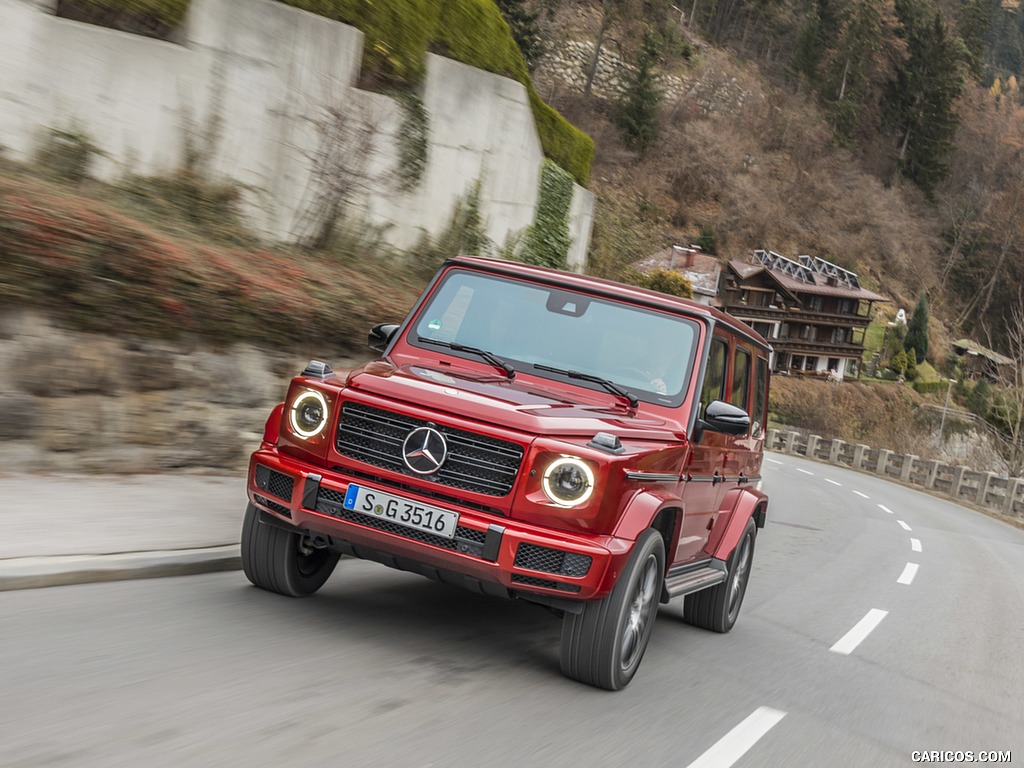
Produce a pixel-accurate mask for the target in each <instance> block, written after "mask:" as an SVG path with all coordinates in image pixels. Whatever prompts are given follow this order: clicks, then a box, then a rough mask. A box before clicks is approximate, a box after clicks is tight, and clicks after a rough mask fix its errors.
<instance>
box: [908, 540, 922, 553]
mask: <svg viewBox="0 0 1024 768" xmlns="http://www.w3.org/2000/svg"><path fill="white" fill-rule="evenodd" d="M910 548H911V549H912V550H914V551H915V552H920V551H921V540H920V539H911V540H910Z"/></svg>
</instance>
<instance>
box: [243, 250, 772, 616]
mask: <svg viewBox="0 0 1024 768" xmlns="http://www.w3.org/2000/svg"><path fill="white" fill-rule="evenodd" d="M452 268H460V269H466V268H470V269H480V270H483V271H488V272H497V273H499V274H502V275H505V276H512V277H515V278H517V279H521V280H527V281H529V280H535V281H539V282H546V283H547V284H552V283H554V284H557V285H559V286H563V287H567V288H572V289H578V290H581V291H584V292H587V291H595V290H601V291H604V292H605V295H614V296H615V297H617V298H618V299H619V300H620V301H622V302H624V303H635V304H637V305H643V306H646V307H648V308H650V307H652V306H654V307H659V308H663V309H664V310H665V311H669V312H676V313H684V314H686V315H687V316H689V317H691V318H693V319H694V320H695V321H697V323H698V325H699V334H698V340H697V342H696V359H697V360H698V361H699V360H700V359H701V355H702V354H703V353H704V350H705V348H706V347H707V345H708V341H709V336H710V330H709V326H708V325H707V323H709V322H711V321H714V322H715V323H716V325H717V329H716V333H718V334H721V333H723V332H724V333H725V334H727V335H728V334H735V335H737V337H743V338H745V339H747V338H748V337H749V338H757V337H756V334H754V333H753V331H751V330H750V329H749V328H747V327H746V326H744V325H743V324H742V323H739V322H737V321H736V320H735V319H733V318H731V317H729V316H728V315H724V314H722V313H721V312H719V311H718V310H715V309H712V308H709V307H706V306H702V305H698V304H695V303H693V302H690V301H687V300H685V299H678V298H676V297H671V296H667V295H665V294H659V293H654V292H650V291H645V290H643V289H639V288H633V287H629V286H624V285H620V284H618V283H611V282H608V281H603V280H598V279H595V278H590V277H585V276H581V275H571V274H567V273H561V272H554V271H551V270H546V269H543V268H539V267H531V266H527V265H521V264H514V263H511V262H499V261H492V260H486V259H468V258H460V259H457V260H455V262H454V263H452V264H450V265H449V266H448V267H446V269H452ZM443 273H444V270H442V273H440V274H443ZM436 285H437V282H436V281H435V283H433V284H432V285H431V286H429V287H428V288H427V290H426V291H425V293H424V297H427V296H429V295H430V293H431V292H432V291H433V290H434V289H435V287H436ZM421 306H422V305H421V304H419V305H417V307H415V308H414V309H413V311H412V313H411V314H410V316H409V318H408V320H407V322H406V323H405V324H404V325H403V330H401V331H400V332H399V333H398V334H397V335H396V337H395V338H394V340H393V341H392V343H391V345H390V347H389V349H388V351H387V356H386V357H384V358H382V359H379V360H375V361H373V362H370V363H367V364H366V365H363V366H361V367H358V368H355V369H353V370H351V371H339V372H338V374H337V375H335V376H332V377H328V378H326V379H319V378H315V377H303V376H299V377H296V378H295V379H293V381H292V383H291V385H290V387H289V390H288V395H287V399H286V400H285V402H284V403H283V404H280V405H278V406H277V407H276V408H275V409H274V411H273V412H272V413H271V416H270V419H269V420H268V423H267V426H266V428H265V430H264V444H263V446H262V447H261V448H260V450H258V451H257V452H256V453H254V454H253V457H252V460H251V464H250V472H249V497H250V500H251V501H254V502H255V499H254V496H255V494H257V493H261V492H260V491H259V489H257V488H256V485H255V477H254V468H255V465H256V464H257V463H259V464H264V465H266V466H268V467H270V468H271V469H273V470H275V471H278V472H282V473H284V474H287V475H289V476H291V477H292V478H294V479H295V485H294V488H295V490H294V492H293V494H292V496H293V498H292V500H290V501H289V503H288V504H287V507H288V508H289V510H290V511H291V517H290V518H289V517H287V516H284V515H281V514H279V513H277V512H275V511H274V510H272V509H266V508H263V509H264V511H265V512H267V513H268V514H272V515H275V516H276V517H278V518H280V519H282V520H286V521H287V522H289V523H291V524H292V525H295V526H298V527H299V528H303V529H306V530H309V531H313V532H317V533H321V534H325V535H329V536H334V537H338V538H341V539H344V540H347V541H350V542H353V543H355V544H362V545H364V546H368V547H373V548H376V549H378V550H384V551H386V552H389V553H393V554H394V555H396V556H402V557H407V558H411V559H414V560H416V561H419V562H422V563H426V564H429V565H432V566H434V567H436V568H441V569H446V570H449V571H454V572H456V573H463V574H467V575H470V576H472V577H474V578H477V579H481V580H484V581H490V582H494V583H498V584H502V585H504V586H506V587H508V588H509V589H513V590H516V591H517V592H531V591H532V592H536V593H539V594H549V595H557V596H558V597H561V598H575V599H582V600H590V599H596V598H601V597H603V596H605V595H607V594H608V593H609V592H610V591H611V589H612V588H613V587H614V585H615V582H616V579H617V578H618V575H619V573H620V572H621V571H622V569H623V568H624V567H625V565H626V563H627V561H628V558H629V555H630V553H631V551H632V546H633V543H634V542H635V541H636V539H637V538H638V537H639V536H640V535H641V534H642V533H643V531H645V530H646V529H647V528H648V527H650V526H651V524H652V521H653V520H655V519H656V518H657V516H658V515H659V513H660V512H661V511H663V510H666V509H671V510H674V519H675V520H676V523H675V526H674V530H673V531H671V532H670V536H671V538H672V539H673V540H672V541H669V542H668V544H669V546H668V547H667V548H666V555H667V557H666V561H667V562H666V566H667V567H668V566H671V565H673V564H678V563H680V562H684V561H686V560H688V559H693V558H694V557H699V556H705V557H706V556H707V555H708V554H711V555H714V556H715V557H725V556H727V555H728V553H729V552H731V549H732V547H734V546H735V543H736V541H738V539H739V536H740V533H741V532H742V530H743V525H744V524H745V523H746V520H747V518H749V517H750V515H751V514H752V513H753V511H754V509H755V508H756V507H757V505H758V504H763V503H767V499H766V497H765V496H764V495H763V494H760V493H758V492H755V491H753V490H752V489H750V488H745V487H737V482H736V480H737V478H736V475H737V473H739V474H743V473H746V474H748V475H753V474H756V473H757V472H759V470H760V463H761V450H762V441H760V440H755V439H752V438H750V437H746V438H735V437H728V436H725V435H721V434H715V433H711V432H706V433H705V435H704V439H703V440H702V441H701V442H700V443H697V444H696V445H694V444H691V442H690V441H689V440H688V438H687V430H688V426H689V423H690V419H691V413H692V411H693V410H694V409H695V408H696V407H697V402H698V398H699V396H700V380H699V379H700V377H699V376H698V375H697V370H694V371H693V375H692V376H691V378H690V382H689V385H688V387H687V390H686V394H685V397H684V400H683V402H682V404H681V405H679V406H678V407H675V408H670V407H667V406H664V405H658V404H654V403H646V402H642V403H641V404H640V405H639V406H638V407H636V408H632V407H629V406H628V405H627V404H626V403H625V402H624V401H623V399H622V398H620V397H617V396H614V395H611V394H608V393H605V392H603V391H597V390H594V389H590V388H586V387H580V386H576V385H574V384H571V383H570V384H563V383H561V382H558V381H554V380H552V379H548V378H544V377H542V376H539V375H531V374H530V373H528V372H519V374H518V375H517V376H516V377H515V378H514V379H507V378H506V377H505V376H503V375H501V374H500V373H499V372H496V371H495V369H494V367H493V366H491V365H490V364H488V363H486V362H485V361H482V360H476V359H465V358H463V357H459V356H456V355H451V354H448V352H447V350H445V349H443V348H431V349H430V350H429V351H426V350H424V349H422V348H420V347H416V346H413V345H411V344H409V343H408V342H407V341H406V339H405V335H404V329H406V328H409V327H412V325H413V324H414V323H415V321H416V315H417V312H418V311H419V308H420V307H421ZM744 343H747V342H744ZM751 348H754V347H751ZM766 349H767V347H766V346H765V347H757V348H756V350H759V352H757V351H756V352H755V354H760V355H762V356H765V355H766ZM306 389H315V390H317V391H318V392H320V393H321V394H323V396H324V398H325V399H326V400H327V403H328V407H329V414H330V417H329V420H328V423H327V425H326V427H325V428H324V430H323V431H322V432H321V433H320V434H319V435H317V436H315V437H313V438H309V439H303V438H302V437H300V436H298V435H296V434H295V433H294V432H293V431H292V429H291V427H290V425H289V420H288V413H289V408H290V406H291V404H292V403H293V402H294V399H295V398H296V397H297V396H298V395H299V394H300V393H301V392H302V391H303V390H306ZM343 401H355V402H360V403H363V404H365V405H368V406H372V407H377V408H384V409H388V410H392V411H395V412H398V413H401V414H404V415H406V416H409V417H412V418H415V419H421V420H424V421H428V422H435V423H443V424H444V425H445V426H447V427H451V428H454V429H461V430H466V431H469V432H474V433H477V434H484V435H488V436H491V437H495V438H498V439H501V440H505V441H508V442H512V443H515V444H517V445H519V446H521V447H522V448H523V461H522V465H521V468H520V470H519V473H518V475H517V478H516V480H515V483H514V485H513V488H512V490H511V492H510V493H509V494H507V495H506V496H503V497H495V496H490V495H485V494H482V493H475V492H471V491H466V490H452V489H449V488H446V489H445V493H446V494H447V495H448V496H450V497H453V498H460V499H463V500H464V501H465V502H467V504H469V505H468V506H463V505H461V504H449V503H447V502H439V501H437V500H436V499H435V498H433V497H432V496H429V495H426V492H428V491H430V490H431V489H434V488H436V487H437V486H436V485H434V484H432V483H431V482H430V481H429V480H426V479H423V478H419V477H415V476H412V475H410V474H407V473H403V472H396V471H393V470H389V469H386V468H382V467H377V466H371V465H366V464H361V463H360V462H356V461H354V460H352V459H349V458H346V457H344V456H342V455H341V454H339V453H338V452H337V449H336V447H335V445H334V439H333V438H334V436H335V434H336V432H337V429H338V421H339V418H340V410H341V407H340V406H341V403H342V402H343ZM596 432H609V433H612V434H614V435H616V436H617V437H618V438H619V439H620V441H621V443H622V446H623V449H624V450H623V452H622V453H619V454H613V453H609V452H606V451H603V450H600V449H598V448H593V447H591V446H589V445H588V442H589V441H590V440H591V438H592V437H593V436H594V434H595V433H596ZM564 455H572V456H576V457H578V458H580V459H582V460H583V461H585V462H587V463H588V465H589V466H590V467H591V469H592V471H593V472H594V477H595V488H594V491H593V494H592V496H591V497H590V499H589V500H588V501H587V502H585V503H584V504H581V505H579V506H576V507H571V508H570V507H564V506H559V505H557V504H554V503H553V502H551V501H550V499H548V497H547V496H546V495H545V493H544V491H543V489H542V487H541V477H542V475H543V470H544V468H545V467H546V466H547V465H548V464H549V463H550V461H552V460H553V459H555V458H558V457H560V456H564ZM356 471H358V472H359V474H358V475H355V476H354V475H352V474H350V472H356ZM636 472H645V473H653V474H656V475H661V476H663V477H660V478H658V479H657V480H655V481H651V480H648V479H633V478H629V477H627V473H636ZM311 473H315V474H317V475H320V476H321V477H322V478H323V480H322V484H323V486H324V487H328V488H332V489H334V490H338V491H340V492H342V493H343V492H344V491H345V490H346V488H347V487H348V484H349V482H350V478H353V477H358V482H359V483H360V484H362V485H369V486H377V487H379V488H381V489H382V490H387V491H392V492H399V493H401V495H403V496H407V497H409V498H414V499H417V498H418V499H419V500H420V501H422V502H424V503H426V504H433V505H435V506H442V507H447V508H450V509H455V510H456V511H458V513H459V514H460V525H463V526H465V527H468V528H472V529H475V530H478V531H486V530H487V527H488V525H491V524H498V525H501V526H504V528H505V534H504V536H503V538H502V543H501V547H500V551H499V554H498V560H497V562H495V563H490V562H487V561H484V560H481V559H479V558H475V557H472V556H468V555H463V554H460V553H458V552H453V551H449V550H446V549H442V548H438V547H435V546H432V545H430V544H426V543H421V542H417V541H414V540H410V539H406V538H404V537H400V536H395V535H392V534H389V533H386V532H384V531H380V530H376V529H374V528H370V527H366V526H361V525H358V524H354V523H351V522H348V521H345V520H341V519H338V518H335V517H332V516H329V515H324V514H321V513H318V512H315V511H313V510H308V509H304V508H303V507H302V506H301V497H302V487H303V484H304V482H305V478H306V476H307V475H309V474H311ZM714 473H719V474H725V475H727V476H731V480H730V481H728V482H722V483H714V484H713V483H711V482H696V481H694V480H693V478H694V477H696V476H698V475H703V476H704V477H705V478H706V479H708V480H709V479H710V476H711V475H712V474H714ZM664 476H668V477H672V476H674V477H675V479H672V480H670V479H666V477H664ZM373 478H378V479H379V480H374V479H373ZM398 484H400V487H401V489H402V490H400V491H395V488H396V485H398ZM418 489H422V490H423V491H424V494H423V495H420V494H419V492H418ZM473 505H483V506H485V507H488V508H490V509H492V510H495V511H496V512H497V514H488V513H486V512H484V511H482V510H479V509H478V508H477V507H476V506H473ZM680 511H681V512H683V514H678V512H680ZM709 529H710V530H709ZM520 542H529V543H533V544H536V545H538V546H542V547H550V548H553V549H560V550H564V551H568V552H577V553H580V554H586V555H589V556H591V557H592V558H593V559H594V562H593V566H592V567H591V569H590V571H589V572H588V573H587V575H586V576H584V577H569V576H564V575H558V576H557V579H558V580H559V581H562V582H570V583H572V584H574V585H578V586H579V587H580V591H579V592H578V593H575V594H566V593H565V592H559V591H556V590H553V589H545V588H542V587H535V586H524V585H523V584H516V583H513V582H512V581H511V578H512V575H513V574H516V573H519V574H523V575H535V576H543V575H544V574H543V573H539V572H535V571H527V570H524V569H520V568H516V567H515V566H514V564H513V561H514V559H515V552H516V547H517V546H518V544H519V543H520Z"/></svg>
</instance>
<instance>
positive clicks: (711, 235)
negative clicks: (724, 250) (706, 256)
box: [697, 224, 718, 256]
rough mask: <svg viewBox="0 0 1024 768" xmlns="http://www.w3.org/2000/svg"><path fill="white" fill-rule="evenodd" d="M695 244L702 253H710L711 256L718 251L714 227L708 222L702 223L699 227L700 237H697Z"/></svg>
mask: <svg viewBox="0 0 1024 768" xmlns="http://www.w3.org/2000/svg"><path fill="white" fill-rule="evenodd" d="M697 245H699V246H700V249H701V250H702V251H704V253H710V254H711V255H712V256H714V255H716V254H717V253H718V240H717V238H716V237H715V228H714V227H712V226H711V225H710V224H704V225H703V226H702V227H701V228H700V237H698V238H697Z"/></svg>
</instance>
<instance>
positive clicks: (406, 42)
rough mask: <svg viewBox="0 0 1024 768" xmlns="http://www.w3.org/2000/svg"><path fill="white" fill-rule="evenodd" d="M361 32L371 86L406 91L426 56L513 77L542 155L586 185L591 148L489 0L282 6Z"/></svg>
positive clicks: (326, 0) (296, 0) (294, 0)
mask: <svg viewBox="0 0 1024 768" xmlns="http://www.w3.org/2000/svg"><path fill="white" fill-rule="evenodd" d="M281 2H284V3H285V4H287V5H292V6H295V7H296V8H302V9H303V10H307V11H311V12H313V13H317V14H319V15H321V16H325V17H327V18H330V19H334V20H336V21H341V22H344V23H346V24H351V25H352V26H354V27H356V28H358V29H360V30H361V31H362V32H363V34H364V35H365V36H366V44H365V45H364V47H363V69H364V72H365V74H366V76H367V77H368V78H369V79H371V80H378V81H381V82H382V83H384V84H386V85H389V86H392V87H393V86H399V85H409V84H415V83H417V82H419V80H420V79H422V77H423V72H424V66H425V55H426V53H427V51H428V50H433V51H435V52H437V53H440V54H443V55H445V56H449V57H451V58H453V59H455V60H457V61H461V62H463V63H464V64H469V65H470V66H473V67H477V68H479V69H483V70H486V71H488V72H494V73H495V74H499V75H504V76H506V77H510V78H512V79H513V80H516V81H518V82H519V83H521V84H522V85H523V86H524V87H525V88H526V90H527V94H528V96H529V99H530V108H531V110H532V111H533V118H534V122H535V123H536V125H537V132H538V134H539V135H540V142H541V146H542V147H543V148H544V154H546V155H547V156H548V157H550V158H551V159H552V160H554V161H555V162H556V163H558V164H559V165H560V166H561V167H562V168H564V169H565V170H567V171H568V172H569V173H570V174H572V176H573V178H574V179H576V181H577V182H579V183H580V184H582V185H586V183H587V181H588V180H589V177H590V164H591V163H592V162H593V159H594V142H593V140H592V139H591V138H590V137H589V136H587V135H586V134H585V133H583V131H581V130H580V129H579V128H576V127H575V126H573V125H571V124H570V123H569V122H568V121H567V120H566V119H565V118H564V117H562V116H561V115H560V114H558V112H556V111H555V110H554V109H552V108H551V107H549V106H548V105H547V104H545V103H544V101H543V100H542V99H541V97H540V94H538V93H537V90H536V88H534V86H533V80H532V79H531V78H530V72H529V69H528V68H527V66H526V61H525V60H524V59H523V54H522V53H521V52H520V50H519V47H518V46H517V45H516V41H515V39H514V38H513V37H512V34H511V32H510V31H509V27H508V24H506V23H505V20H504V19H503V18H502V16H501V12H500V11H499V10H498V8H497V6H496V5H495V4H494V2H493V1H492V0H377V1H376V2H373V3H368V2H366V0H281Z"/></svg>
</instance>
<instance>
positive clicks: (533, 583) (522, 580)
mask: <svg viewBox="0 0 1024 768" xmlns="http://www.w3.org/2000/svg"><path fill="white" fill-rule="evenodd" d="M512 581H513V583H515V584H525V585H527V586H529V587H544V589H558V590H561V591H562V592H579V591H580V588H579V586H578V585H576V584H560V583H559V582H557V581H550V580H549V579H538V578H535V577H533V576H520V575H519V574H518V573H514V574H512Z"/></svg>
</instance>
